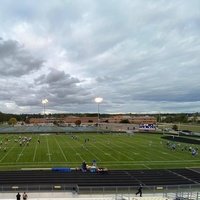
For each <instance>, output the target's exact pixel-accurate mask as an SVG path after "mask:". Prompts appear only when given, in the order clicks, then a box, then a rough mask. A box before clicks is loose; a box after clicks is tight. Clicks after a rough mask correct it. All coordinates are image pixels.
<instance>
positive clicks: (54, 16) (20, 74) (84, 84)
mask: <svg viewBox="0 0 200 200" xmlns="http://www.w3.org/2000/svg"><path fill="white" fill-rule="evenodd" d="M199 7H200V2H199V1H198V0H191V1H187V0H175V1H173V2H172V1H167V0H158V1H155V0H149V1H148V2H147V1H145V0H136V1H132V0H124V1H120V0H111V1H107V0H101V1H99V0H85V1H81V0H75V1H74V0H68V1H61V0H56V1H51V2H48V3H46V2H44V1H42V2H40V3H39V1H32V2H24V1H17V2H16V3H13V1H9V0H8V1H2V6H1V8H0V23H1V27H0V37H2V39H1V40H0V42H1V43H0V64H1V65H0V69H1V76H0V83H1V85H2V87H1V89H0V105H3V104H5V102H11V103H12V109H11V108H9V107H8V106H5V107H4V108H3V109H1V110H2V111H5V112H6V110H7V111H9V110H12V111H13V112H18V113H20V112H22V111H23V110H25V111H26V110H27V111H28V112H38V111H40V110H41V105H40V99H41V98H43V97H44V96H48V98H49V100H50V103H49V111H52V112H62V111H64V112H67V111H70V112H96V106H95V104H94V102H93V98H94V97H95V96H102V97H103V98H104V102H103V103H102V105H101V109H102V112H145V111H146V112H160V111H165V112H176V111H177V112H187V111H188V112H196V111H198V108H199V106H200V102H199V96H200V94H199V86H200V82H199V73H200V68H199V64H200V61H199V54H200V39H199V35H200V10H199ZM7 90H9V91H10V92H9V93H6V91H7ZM13 105H14V106H13Z"/></svg>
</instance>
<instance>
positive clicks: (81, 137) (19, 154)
mask: <svg viewBox="0 0 200 200" xmlns="http://www.w3.org/2000/svg"><path fill="white" fill-rule="evenodd" d="M19 136H21V137H25V136H26V137H28V138H29V137H31V138H32V140H31V142H30V143H29V145H28V146H27V145H22V146H20V143H19V141H18V140H19ZM73 136H77V139H73V138H72V134H58V135H56V134H21V135H19V134H1V135H0V141H2V144H1V145H0V147H1V149H0V170H16V169H21V168H46V167H80V165H81V163H82V161H83V160H85V161H86V162H87V163H88V164H91V162H92V160H96V161H97V164H98V166H99V167H107V168H108V169H155V168H157V169H161V168H184V167H200V155H197V156H195V157H194V156H192V155H191V152H189V151H188V150H187V151H186V150H183V151H182V148H183V147H185V146H187V147H189V146H191V147H198V148H199V147H200V145H199V144H187V143H180V142H172V143H176V146H177V148H176V150H175V151H173V150H171V149H170V148H168V147H167V145H166V143H167V140H166V139H163V138H162V135H159V134H148V133H145V134H144V133H140V134H134V135H131V136H130V135H127V134H122V133H121V134H97V133H93V134H92V133H91V134H83V133H80V134H73ZM86 139H89V141H87V142H86V143H85V140H86ZM38 140H39V141H40V143H38ZM170 142H171V141H170ZM5 147H6V151H4V148H5ZM199 149H200V148H199Z"/></svg>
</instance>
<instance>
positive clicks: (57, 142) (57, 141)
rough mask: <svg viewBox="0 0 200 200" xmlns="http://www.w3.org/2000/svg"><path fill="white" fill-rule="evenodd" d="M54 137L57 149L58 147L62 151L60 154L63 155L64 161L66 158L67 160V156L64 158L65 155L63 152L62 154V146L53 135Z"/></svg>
mask: <svg viewBox="0 0 200 200" xmlns="http://www.w3.org/2000/svg"><path fill="white" fill-rule="evenodd" d="M54 139H55V141H56V144H57V145H58V147H59V149H60V151H61V153H62V155H63V157H64V159H65V161H66V162H67V161H68V160H67V158H66V156H65V154H64V152H63V150H62V148H61V146H60V144H59V143H58V141H57V139H56V138H55V136H54Z"/></svg>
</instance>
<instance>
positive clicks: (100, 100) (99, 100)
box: [94, 97, 103, 130]
mask: <svg viewBox="0 0 200 200" xmlns="http://www.w3.org/2000/svg"><path fill="white" fill-rule="evenodd" d="M94 101H95V102H96V103H97V106H98V123H97V126H98V130H99V122H100V118H99V104H100V103H101V102H102V101H103V98H102V97H96V98H95V99H94Z"/></svg>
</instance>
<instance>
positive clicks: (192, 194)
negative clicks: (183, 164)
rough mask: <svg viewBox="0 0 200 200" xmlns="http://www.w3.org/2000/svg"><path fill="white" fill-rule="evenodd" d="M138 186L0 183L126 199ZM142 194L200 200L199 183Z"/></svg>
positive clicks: (2, 188)
mask: <svg viewBox="0 0 200 200" xmlns="http://www.w3.org/2000/svg"><path fill="white" fill-rule="evenodd" d="M137 189H138V187H135V186H102V187H99V186H97V187H94V186H91V187H89V186H78V185H76V184H74V185H73V184H72V185H68V184H40V185H34V184H30V185H26V184H24V185H22V184H15V185H0V193H3V192H34V191H37V192H72V193H76V194H79V195H89V196H93V195H101V196H108V195H111V196H116V197H117V196H124V197H126V198H128V199H131V197H133V196H135V193H136V192H137ZM143 195H148V196H157V195H159V196H163V197H166V198H170V199H177V200H200V184H193V185H168V186H166V185H165V186H143Z"/></svg>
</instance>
